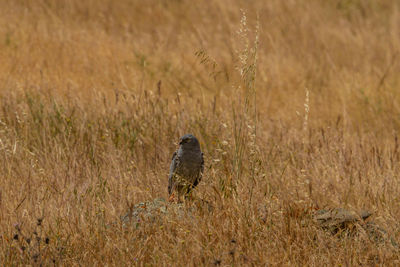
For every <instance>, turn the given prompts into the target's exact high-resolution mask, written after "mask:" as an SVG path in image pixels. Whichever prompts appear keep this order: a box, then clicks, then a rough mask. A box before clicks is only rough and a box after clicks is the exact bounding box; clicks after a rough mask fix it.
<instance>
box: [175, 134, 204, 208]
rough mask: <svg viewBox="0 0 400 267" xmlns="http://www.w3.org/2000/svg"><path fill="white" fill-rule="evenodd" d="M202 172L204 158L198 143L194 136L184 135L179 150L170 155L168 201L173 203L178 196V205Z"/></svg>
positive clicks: (195, 184) (198, 180)
mask: <svg viewBox="0 0 400 267" xmlns="http://www.w3.org/2000/svg"><path fill="white" fill-rule="evenodd" d="M203 171H204V157H203V152H201V149H200V143H199V141H198V140H197V138H196V137H195V136H194V135H192V134H185V135H184V136H182V137H181V138H180V139H179V148H178V150H176V151H175V152H174V154H173V155H172V161H171V165H170V168H169V175H168V194H169V201H170V202H173V201H174V198H175V194H177V195H178V203H179V202H180V198H181V196H182V195H183V196H185V198H186V197H187V196H188V195H189V194H190V193H191V191H192V189H193V188H195V187H196V186H197V185H198V184H199V182H200V180H201V178H202V176H203ZM175 192H176V193H175Z"/></svg>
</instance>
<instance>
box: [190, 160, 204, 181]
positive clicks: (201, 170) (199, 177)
mask: <svg viewBox="0 0 400 267" xmlns="http://www.w3.org/2000/svg"><path fill="white" fill-rule="evenodd" d="M203 172H204V156H203V152H201V166H200V173H199V176H197V178H196V180H194V183H193V186H192V187H195V186H197V185H198V184H199V183H200V181H201V178H202V176H203Z"/></svg>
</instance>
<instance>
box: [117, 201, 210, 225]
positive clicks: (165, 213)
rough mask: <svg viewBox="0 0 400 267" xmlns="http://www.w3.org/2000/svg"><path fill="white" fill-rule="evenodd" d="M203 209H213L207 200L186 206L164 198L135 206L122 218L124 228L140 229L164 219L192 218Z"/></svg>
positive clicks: (191, 202) (193, 202) (192, 202)
mask: <svg viewBox="0 0 400 267" xmlns="http://www.w3.org/2000/svg"><path fill="white" fill-rule="evenodd" d="M201 209H202V210H207V211H208V212H212V210H213V207H212V206H211V205H210V204H209V203H208V202H207V201H205V200H192V201H190V202H188V203H187V204H184V203H170V202H167V201H166V200H165V199H163V198H156V199H154V200H152V201H145V202H140V203H138V204H136V205H134V206H133V207H132V208H131V209H130V211H128V213H127V214H125V215H123V216H121V222H122V224H123V226H127V225H128V224H131V225H133V226H136V227H138V226H139V225H140V224H141V223H143V222H146V223H154V222H160V220H161V219H162V218H167V219H168V218H174V217H179V218H181V217H184V216H187V217H188V218H192V217H193V216H192V213H193V212H195V211H199V210H201ZM192 219H193V218H192Z"/></svg>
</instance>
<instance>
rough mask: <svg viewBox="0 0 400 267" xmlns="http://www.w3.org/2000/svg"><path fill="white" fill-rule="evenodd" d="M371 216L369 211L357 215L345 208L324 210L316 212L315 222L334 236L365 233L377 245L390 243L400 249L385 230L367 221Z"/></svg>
mask: <svg viewBox="0 0 400 267" xmlns="http://www.w3.org/2000/svg"><path fill="white" fill-rule="evenodd" d="M371 215H372V213H371V212H369V211H361V212H360V213H357V212H355V211H351V210H346V209H343V208H335V209H330V210H325V209H323V210H318V211H317V212H315V214H314V215H313V220H314V222H315V223H316V224H317V225H318V226H320V227H321V228H322V229H324V230H327V231H329V232H330V233H331V234H333V235H337V234H340V235H339V236H343V234H345V235H347V236H355V235H358V234H360V233H361V232H363V233H365V234H366V235H367V236H368V238H369V240H371V241H372V242H373V243H375V244H377V245H378V244H382V243H385V242H387V241H390V244H391V245H392V246H393V247H395V248H399V246H398V244H397V242H396V240H395V239H394V238H393V237H390V236H389V234H388V233H387V231H386V230H385V229H383V228H382V227H380V226H379V225H377V224H376V223H375V222H373V221H368V222H367V221H366V220H367V219H368V218H369V217H370V216H371Z"/></svg>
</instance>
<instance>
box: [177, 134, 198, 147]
mask: <svg viewBox="0 0 400 267" xmlns="http://www.w3.org/2000/svg"><path fill="white" fill-rule="evenodd" d="M179 145H180V146H181V147H182V148H190V149H200V143H199V141H198V140H197V138H196V137H195V136H194V135H192V134H185V135H184V136H182V137H181V138H180V139H179Z"/></svg>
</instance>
